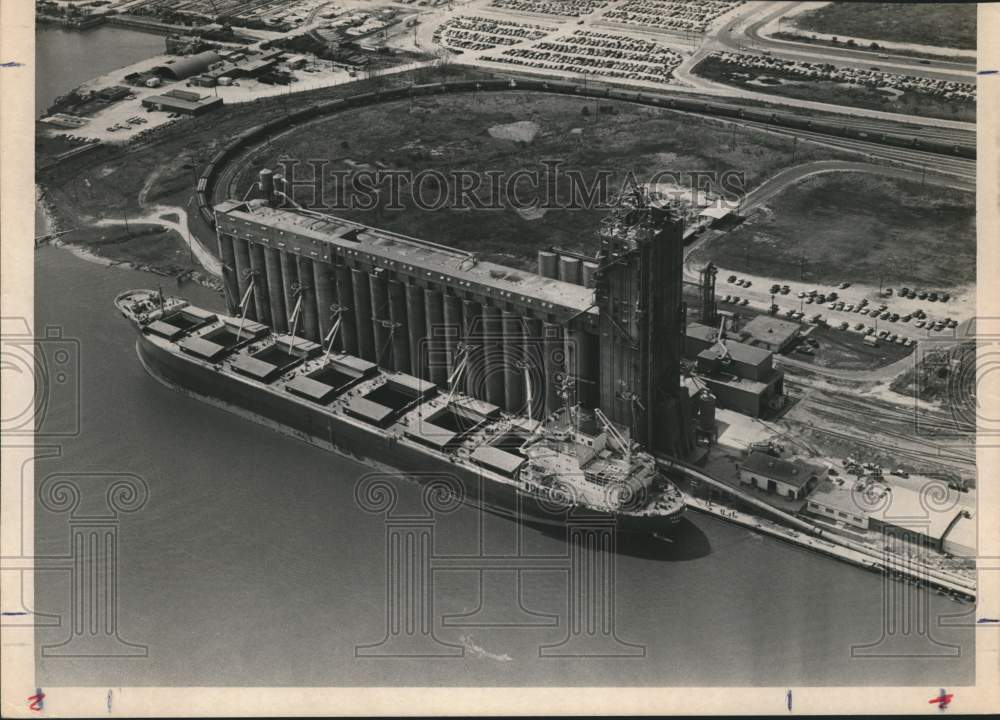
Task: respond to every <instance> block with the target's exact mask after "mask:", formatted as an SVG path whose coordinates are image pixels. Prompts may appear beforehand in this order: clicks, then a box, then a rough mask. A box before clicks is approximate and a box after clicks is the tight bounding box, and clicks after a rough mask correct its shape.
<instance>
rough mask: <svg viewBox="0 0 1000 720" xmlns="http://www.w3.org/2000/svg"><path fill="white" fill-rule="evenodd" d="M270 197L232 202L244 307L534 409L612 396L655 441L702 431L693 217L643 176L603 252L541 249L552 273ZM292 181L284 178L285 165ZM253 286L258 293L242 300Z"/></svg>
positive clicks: (674, 441)
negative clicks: (657, 198)
mask: <svg viewBox="0 0 1000 720" xmlns="http://www.w3.org/2000/svg"><path fill="white" fill-rule="evenodd" d="M275 182H276V178H275V176H274V175H273V174H272V173H271V172H270V171H269V170H264V171H262V172H261V174H260V181H259V189H260V192H261V194H262V196H263V199H260V200H252V201H249V202H234V201H230V202H225V203H221V204H219V205H217V206H216V208H215V216H216V228H217V232H218V242H219V255H220V257H221V258H222V262H223V265H224V276H225V285H226V291H227V300H228V303H229V307H230V311H231V312H234V313H236V312H238V310H239V309H238V307H237V306H238V305H240V304H243V306H244V307H245V308H246V314H247V317H248V318H250V319H252V320H258V321H260V322H262V323H264V324H267V325H271V326H272V327H274V328H275V330H276V331H277V332H292V331H294V333H295V334H296V335H302V336H303V337H305V338H307V339H309V340H312V341H314V342H324V343H325V342H331V341H332V342H333V343H334V347H335V348H336V349H338V350H340V351H342V352H344V353H347V354H349V355H352V356H356V357H359V358H362V359H364V360H367V361H369V362H374V363H376V364H377V365H379V366H380V367H383V368H386V369H390V370H398V371H401V372H406V373H408V374H410V375H413V376H415V377H418V378H422V379H424V380H427V381H430V382H432V383H434V384H436V385H440V386H444V385H446V384H448V383H449V382H450V381H449V378H451V377H453V375H452V373H453V372H455V371H456V369H457V368H458V367H459V366H460V365H461V366H463V367H464V368H465V372H464V381H463V382H464V390H465V392H466V394H467V395H469V396H471V397H473V398H476V399H479V400H483V401H485V402H488V403H491V404H493V405H497V406H498V407H500V408H502V409H504V410H506V411H508V412H514V413H518V414H528V411H529V410H530V412H531V414H532V416H533V417H541V416H542V414H543V413H544V414H547V413H549V412H552V411H554V410H556V409H558V408H559V407H561V406H562V405H563V404H564V402H569V403H570V404H577V403H578V404H580V405H581V406H583V407H585V408H594V407H599V408H601V410H603V412H604V413H605V414H606V415H607V417H609V418H610V420H611V421H612V422H614V423H616V424H618V425H620V426H622V427H625V428H629V429H630V430H631V432H632V436H633V437H634V438H635V439H636V440H637V441H638V442H640V443H642V444H644V445H645V446H647V447H649V448H650V449H652V450H660V451H664V452H668V453H671V454H674V455H678V456H686V455H687V454H688V453H689V452H690V451H691V449H693V447H694V428H693V418H692V416H691V401H690V398H689V397H688V393H687V389H686V388H685V387H684V386H683V385H682V383H681V367H680V360H681V348H682V346H683V339H684V324H685V320H684V314H685V311H684V306H683V303H682V300H681V286H682V260H683V255H682V251H683V241H682V237H681V232H682V220H681V218H680V216H679V215H678V214H676V213H674V211H673V210H672V208H671V207H670V206H667V205H653V204H650V203H649V201H648V200H647V199H646V198H645V196H644V195H643V194H642V193H641V191H639V190H638V189H637V190H636V194H635V196H634V197H632V198H631V199H629V200H628V201H627V202H625V203H624V204H623V206H622V207H619V208H618V209H616V210H615V211H613V212H612V214H611V215H610V217H608V218H607V219H606V220H605V222H604V223H603V224H602V226H601V229H600V232H599V248H598V252H597V254H596V255H595V257H594V258H593V260H592V261H587V262H590V267H588V269H587V272H588V279H589V280H590V282H592V283H593V284H594V289H593V290H592V289H590V288H588V287H586V286H585V285H584V284H583V282H584V275H583V273H584V261H582V260H581V259H580V258H578V257H570V256H566V257H554V256H553V254H552V253H548V254H545V253H543V254H541V255H540V257H539V264H540V268H541V269H542V271H543V272H542V273H541V274H534V273H528V272H523V271H520V270H514V269H511V268H508V267H504V266H502V265H497V264H495V263H490V262H486V261H482V260H479V259H478V258H477V256H476V255H475V254H474V253H469V252H465V251H462V250H458V249H455V248H450V247H446V246H443V245H439V244H437V243H434V242H430V241H427V240H418V239H416V238H411V237H407V236H404V235H400V234H397V233H392V232H388V231H385V230H379V229H376V228H371V227H367V226H365V225H361V224H359V223H354V222H350V221H347V220H343V219H340V218H336V217H332V216H328V215H321V214H318V213H313V212H310V211H307V210H302V209H299V208H296V207H291V206H289V203H288V202H286V201H283V200H281V198H283V197H284V195H283V193H281V192H280V191H278V192H276V189H275ZM277 182H279V183H280V182H281V180H280V178H278V179H277ZM241 300H245V302H243V303H241Z"/></svg>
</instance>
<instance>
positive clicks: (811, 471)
mask: <svg viewBox="0 0 1000 720" xmlns="http://www.w3.org/2000/svg"><path fill="white" fill-rule="evenodd" d="M737 469H738V470H739V474H740V482H741V483H742V484H744V485H749V486H750V487H754V488H760V489H761V490H765V491H767V492H769V493H775V494H777V495H781V496H782V497H786V498H789V499H792V500H801V499H803V498H805V497H806V496H807V495H809V493H810V492H812V491H813V489H814V488H815V487H816V486H817V485H818V484H819V483H821V482H823V481H824V480H826V477H827V474H828V473H829V470H828V469H827V468H825V467H823V466H820V465H813V464H812V463H807V462H803V461H802V460H798V459H793V460H782V459H781V458H777V457H774V456H773V455H770V454H768V453H765V452H751V453H750V454H749V455H748V456H747V457H746V458H745V459H744V460H742V461H741V462H739V463H737Z"/></svg>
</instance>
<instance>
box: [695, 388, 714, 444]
mask: <svg viewBox="0 0 1000 720" xmlns="http://www.w3.org/2000/svg"><path fill="white" fill-rule="evenodd" d="M695 409H696V412H697V416H698V429H699V430H701V431H702V432H704V433H712V434H714V433H715V395H713V394H712V393H710V392H709V391H708V390H702V391H701V392H700V393H698V397H697V398H696V401H695Z"/></svg>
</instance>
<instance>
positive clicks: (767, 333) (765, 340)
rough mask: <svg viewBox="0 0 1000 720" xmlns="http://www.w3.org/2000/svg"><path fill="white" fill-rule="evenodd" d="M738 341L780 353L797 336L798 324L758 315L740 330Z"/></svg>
mask: <svg viewBox="0 0 1000 720" xmlns="http://www.w3.org/2000/svg"><path fill="white" fill-rule="evenodd" d="M739 333H740V341H741V342H744V343H746V344H747V345H753V346H754V347H759V348H763V349H765V350H770V351H771V352H773V353H780V352H784V351H785V350H787V349H788V348H789V347H790V346H791V345H792V343H793V342H795V339H796V338H797V337H798V335H799V325H798V323H793V322H788V321H787V320H781V319H780V318H776V317H772V316H771V315H758V316H757V317H755V318H754V319H753V320H751V321H750V322H748V323H747V324H746V325H744V326H743V327H742V328H740V331H739Z"/></svg>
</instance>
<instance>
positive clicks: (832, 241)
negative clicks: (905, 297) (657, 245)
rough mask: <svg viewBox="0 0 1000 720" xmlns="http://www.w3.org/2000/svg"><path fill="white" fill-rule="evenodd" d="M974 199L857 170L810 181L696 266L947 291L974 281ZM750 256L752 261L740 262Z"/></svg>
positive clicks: (718, 243) (709, 246)
mask: <svg viewBox="0 0 1000 720" xmlns="http://www.w3.org/2000/svg"><path fill="white" fill-rule="evenodd" d="M975 219H976V208H975V196H974V195H973V194H972V193H963V192H960V191H957V190H950V189H947V188H941V187H938V186H934V185H930V184H928V185H927V186H926V187H922V186H921V184H920V183H919V182H909V181H904V180H899V179H894V178H880V177H877V176H874V175H868V174H864V173H833V174H827V175H817V176H813V177H810V178H807V179H806V180H804V181H803V182H801V183H799V184H797V185H793V186H791V187H789V188H787V189H785V190H784V191H783V192H782V193H781V194H779V195H778V196H777V197H775V198H774V199H772V200H771V201H770V202H769V203H768V206H767V208H764V209H761V210H760V211H758V212H757V213H756V214H755V215H753V216H752V217H751V218H750V219H748V220H747V221H746V222H745V223H744V224H743V225H742V226H741V227H739V228H737V229H735V230H733V231H732V232H730V233H727V234H725V235H721V236H718V237H715V238H713V239H711V240H710V241H709V242H707V243H706V244H705V245H703V246H702V247H700V248H698V249H697V250H696V251H695V253H694V259H695V260H696V261H698V262H707V261H708V260H712V261H714V262H716V263H717V264H719V265H720V266H722V267H725V268H728V269H732V270H734V271H742V272H748V273H753V274H759V275H764V276H766V277H774V278H783V279H786V280H798V279H799V278H800V264H801V274H802V278H803V279H808V280H812V281H815V282H833V283H836V282H840V281H842V280H844V279H847V280H850V281H851V282H865V283H872V284H878V282H879V280H880V276H881V275H882V274H883V273H884V279H885V282H886V284H887V285H890V286H892V285H905V284H910V285H917V286H920V287H942V288H952V287H956V286H958V285H963V284H966V283H969V282H974V281H975V276H976V226H975ZM748 259H749V263H748V262H747V260H748Z"/></svg>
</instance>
